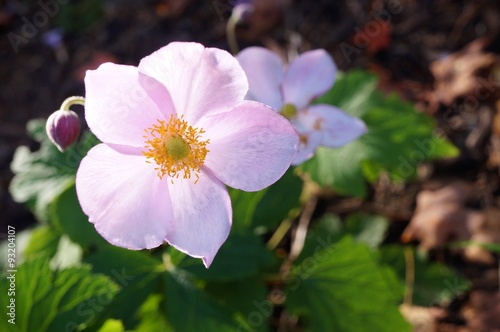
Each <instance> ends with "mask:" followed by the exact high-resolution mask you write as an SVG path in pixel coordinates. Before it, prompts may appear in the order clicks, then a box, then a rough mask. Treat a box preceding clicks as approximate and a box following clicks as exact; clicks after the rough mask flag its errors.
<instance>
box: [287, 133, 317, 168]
mask: <svg viewBox="0 0 500 332" xmlns="http://www.w3.org/2000/svg"><path fill="white" fill-rule="evenodd" d="M321 141H322V135H321V133H320V132H317V131H311V132H309V133H307V134H305V133H304V134H301V140H300V146H299V153H298V154H297V156H296V157H295V159H294V160H293V163H292V165H300V164H302V163H303V162H305V161H306V160H308V159H311V158H312V157H313V156H314V152H315V151H316V149H317V148H318V146H319V145H321Z"/></svg>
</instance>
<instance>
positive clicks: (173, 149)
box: [165, 136, 189, 161]
mask: <svg viewBox="0 0 500 332" xmlns="http://www.w3.org/2000/svg"><path fill="white" fill-rule="evenodd" d="M165 150H166V151H167V154H168V155H169V156H170V157H171V158H172V159H173V160H175V161H179V160H182V159H184V158H186V157H187V156H188V154H189V144H187V143H186V141H184V140H183V139H182V138H181V137H178V136H173V137H169V138H168V139H166V140H165Z"/></svg>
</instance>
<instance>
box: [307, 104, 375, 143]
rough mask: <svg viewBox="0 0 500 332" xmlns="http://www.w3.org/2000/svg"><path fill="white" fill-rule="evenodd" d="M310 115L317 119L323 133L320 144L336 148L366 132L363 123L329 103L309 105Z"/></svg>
mask: <svg viewBox="0 0 500 332" xmlns="http://www.w3.org/2000/svg"><path fill="white" fill-rule="evenodd" d="M308 113H309V115H310V116H311V117H313V118H316V119H319V121H320V126H321V132H322V133H323V141H322V143H321V144H322V145H324V146H328V147H332V148H338V147H341V146H343V145H345V144H347V143H350V142H352V141H354V140H356V139H357V138H359V137H360V136H362V135H363V134H365V133H366V132H367V128H366V125H365V123H364V122H363V121H362V120H360V119H358V118H355V117H352V116H350V115H348V114H347V113H345V112H344V111H342V110H341V109H339V108H337V107H334V106H330V105H322V104H319V105H313V106H311V107H309V109H308Z"/></svg>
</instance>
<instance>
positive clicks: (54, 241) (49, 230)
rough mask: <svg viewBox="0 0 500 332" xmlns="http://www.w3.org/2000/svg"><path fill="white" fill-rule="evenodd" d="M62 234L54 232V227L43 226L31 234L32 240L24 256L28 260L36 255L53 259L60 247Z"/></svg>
mask: <svg viewBox="0 0 500 332" xmlns="http://www.w3.org/2000/svg"><path fill="white" fill-rule="evenodd" d="M60 238H61V233H59V232H57V231H55V230H54V228H53V227H50V226H47V225H42V226H39V227H37V228H35V229H33V232H32V233H31V236H30V240H29V243H28V245H27V246H26V248H25V249H24V255H25V256H26V257H28V258H30V257H32V256H34V255H40V254H44V255H46V256H47V257H49V258H51V257H53V256H54V255H55V254H56V252H57V248H58V245H59V239H60Z"/></svg>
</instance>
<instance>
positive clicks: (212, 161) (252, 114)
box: [202, 101, 299, 191]
mask: <svg viewBox="0 0 500 332" xmlns="http://www.w3.org/2000/svg"><path fill="white" fill-rule="evenodd" d="M202 126H203V128H204V129H205V130H206V137H207V138H210V144H209V146H208V149H209V152H208V154H207V157H206V159H205V165H206V166H207V167H208V168H210V169H211V170H212V171H213V172H214V174H215V175H216V176H217V177H218V178H219V179H220V180H222V182H224V183H225V184H227V185H229V186H231V187H234V188H237V189H242V190H246V191H257V190H261V189H263V188H265V187H267V186H269V185H271V184H273V183H274V182H276V181H277V180H278V179H279V178H280V177H281V176H282V175H283V174H284V173H285V171H286V170H287V169H288V167H289V166H290V163H291V162H292V160H293V159H294V158H295V155H296V154H297V148H298V145H299V138H298V136H297V133H296V131H295V129H294V128H293V126H292V125H291V124H290V122H288V121H287V120H286V119H285V118H284V117H282V116H281V115H279V114H278V113H276V112H274V111H273V110H272V109H271V108H269V107H267V106H265V105H263V104H261V103H257V102H253V101H244V102H242V103H241V104H240V105H238V106H237V107H236V108H235V109H234V110H233V111H231V112H228V113H224V114H219V115H216V116H211V117H207V118H205V119H203V124H202Z"/></svg>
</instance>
